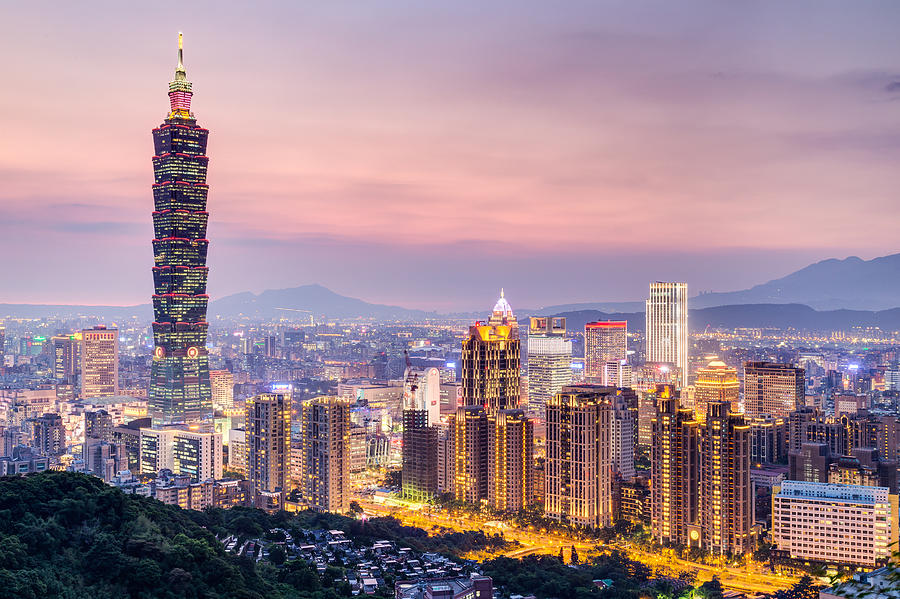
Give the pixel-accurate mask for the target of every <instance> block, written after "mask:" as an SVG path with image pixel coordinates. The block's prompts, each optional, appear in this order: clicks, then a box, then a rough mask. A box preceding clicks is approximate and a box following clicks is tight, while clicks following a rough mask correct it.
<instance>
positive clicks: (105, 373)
mask: <svg viewBox="0 0 900 599" xmlns="http://www.w3.org/2000/svg"><path fill="white" fill-rule="evenodd" d="M118 394H119V331H118V330H117V329H107V328H106V327H104V326H96V327H94V328H92V329H85V330H83V331H82V332H81V397H83V398H92V397H108V396H111V395H118Z"/></svg>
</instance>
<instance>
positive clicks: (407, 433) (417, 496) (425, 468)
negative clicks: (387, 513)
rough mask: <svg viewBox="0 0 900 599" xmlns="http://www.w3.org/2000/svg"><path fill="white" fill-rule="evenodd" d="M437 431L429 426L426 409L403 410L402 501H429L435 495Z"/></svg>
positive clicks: (436, 484) (436, 489) (436, 490)
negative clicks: (403, 499)
mask: <svg viewBox="0 0 900 599" xmlns="http://www.w3.org/2000/svg"><path fill="white" fill-rule="evenodd" d="M438 433H439V431H438V428H437V427H436V426H429V419H428V410H403V473H402V476H401V477H400V480H401V484H402V493H403V497H404V498H405V499H408V500H410V501H415V502H418V503H425V502H427V501H430V500H431V499H433V498H434V496H435V495H437V492H438Z"/></svg>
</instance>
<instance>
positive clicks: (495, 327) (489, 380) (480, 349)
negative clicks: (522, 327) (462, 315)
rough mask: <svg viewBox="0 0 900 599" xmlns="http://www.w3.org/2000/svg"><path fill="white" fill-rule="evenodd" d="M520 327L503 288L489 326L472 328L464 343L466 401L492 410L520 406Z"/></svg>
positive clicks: (463, 371) (464, 394) (463, 382)
mask: <svg viewBox="0 0 900 599" xmlns="http://www.w3.org/2000/svg"><path fill="white" fill-rule="evenodd" d="M519 368H520V355H519V326H518V323H517V321H516V317H515V315H514V314H513V311H512V308H511V307H510V305H509V302H507V301H506V298H505V297H504V294H503V291H502V290H501V291H500V299H499V300H497V304H496V305H495V306H494V310H493V312H492V313H491V318H490V320H489V321H488V324H487V325H481V324H475V325H473V326H471V327H469V336H468V337H467V338H466V339H464V340H463V343H462V373H461V383H462V400H463V404H464V405H466V406H484V407H485V409H487V411H489V412H495V411H497V410H505V409H509V408H517V407H518V405H519Z"/></svg>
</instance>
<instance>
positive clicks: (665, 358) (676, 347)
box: [645, 281, 688, 385]
mask: <svg viewBox="0 0 900 599" xmlns="http://www.w3.org/2000/svg"><path fill="white" fill-rule="evenodd" d="M645 317H646V320H647V329H646V335H647V362H670V363H672V364H675V366H677V367H678V370H679V377H680V381H681V384H682V385H684V384H685V383H686V382H687V380H688V287H687V283H662V282H659V281H657V282H655V283H650V297H649V299H648V300H647V310H646V314H645Z"/></svg>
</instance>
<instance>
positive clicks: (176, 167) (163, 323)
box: [149, 34, 213, 427]
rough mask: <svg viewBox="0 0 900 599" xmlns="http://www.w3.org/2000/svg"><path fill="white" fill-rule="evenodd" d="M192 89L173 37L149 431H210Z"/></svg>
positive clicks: (201, 145) (161, 168)
mask: <svg viewBox="0 0 900 599" xmlns="http://www.w3.org/2000/svg"><path fill="white" fill-rule="evenodd" d="M191 96H192V91H191V83H190V82H189V81H188V80H187V76H186V74H185V70H184V62H183V60H182V49H181V34H179V37H178V66H177V68H176V70H175V79H174V80H173V81H172V82H171V83H169V103H170V107H171V110H170V112H169V114H168V116H167V118H166V119H165V121H164V122H163V124H162V125H160V126H159V127H157V128H156V129H154V130H153V143H154V148H155V155H154V156H153V174H154V183H153V203H154V210H153V229H154V235H155V238H154V239H153V256H154V266H153V285H154V293H153V316H154V322H153V339H154V342H155V345H156V349H155V350H154V354H153V364H152V367H151V374H150V393H149V412H150V416H151V418H152V420H153V426H154V427H160V426H168V425H181V424H200V425H204V426H207V427H211V426H212V415H213V410H212V398H211V389H210V381H209V358H208V356H207V350H206V332H207V327H208V326H209V325H208V323H207V322H206V307H207V303H208V301H209V296H208V295H207V294H206V278H207V273H208V268H207V266H206V252H207V247H208V246H209V240H208V239H206V224H207V220H208V218H209V213H208V212H206V196H207V192H208V191H209V186H208V185H207V184H206V170H207V163H208V162H209V158H208V157H207V156H206V141H207V136H208V135H209V131H208V130H207V129H204V128H202V127H199V126H198V125H197V121H196V119H195V118H194V115H193V113H191Z"/></svg>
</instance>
